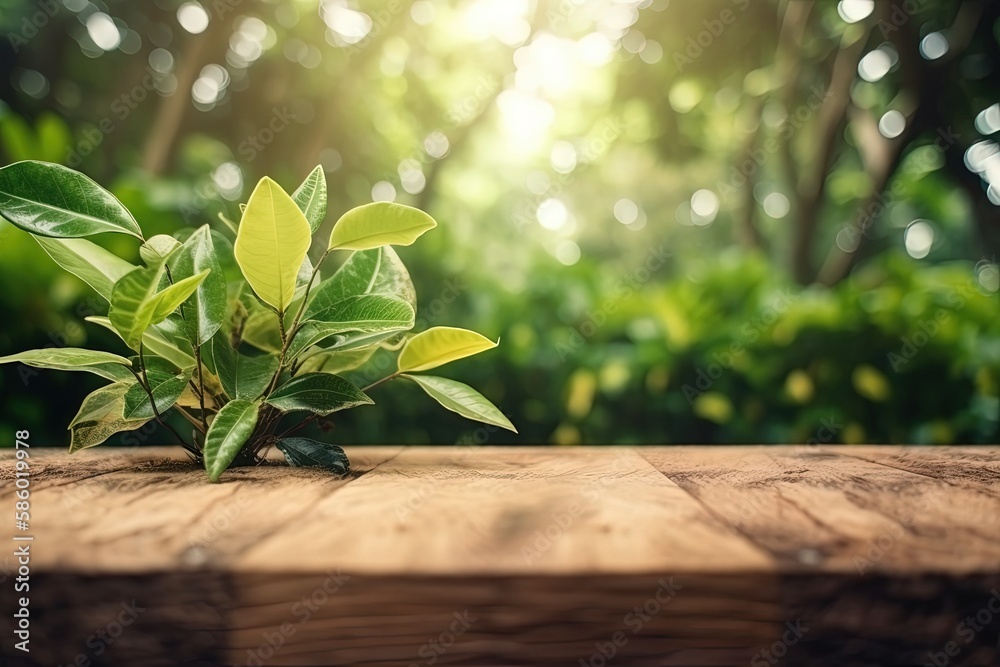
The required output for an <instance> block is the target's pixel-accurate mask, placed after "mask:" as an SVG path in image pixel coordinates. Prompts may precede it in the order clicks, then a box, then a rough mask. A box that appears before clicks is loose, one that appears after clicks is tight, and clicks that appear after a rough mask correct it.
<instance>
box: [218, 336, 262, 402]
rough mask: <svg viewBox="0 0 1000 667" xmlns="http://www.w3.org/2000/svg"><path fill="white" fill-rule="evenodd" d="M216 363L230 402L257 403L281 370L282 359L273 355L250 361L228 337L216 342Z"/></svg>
mask: <svg viewBox="0 0 1000 667" xmlns="http://www.w3.org/2000/svg"><path fill="white" fill-rule="evenodd" d="M211 352H212V361H213V363H214V365H215V372H216V374H217V375H218V376H219V381H220V382H221V383H222V388H223V390H224V391H225V392H226V395H227V396H229V397H230V398H244V399H248V400H253V399H255V398H258V397H259V396H260V395H261V394H263V393H264V390H266V389H267V385H268V384H269V383H270V382H271V379H272V378H273V377H274V373H275V371H277V370H278V358H277V357H276V356H274V355H272V354H265V355H261V356H258V357H249V356H247V355H245V354H240V353H239V352H238V351H237V350H234V349H233V347H232V346H231V345H230V344H229V341H227V340H226V339H225V337H224V336H221V335H218V336H216V337H215V338H213V339H212V351H211Z"/></svg>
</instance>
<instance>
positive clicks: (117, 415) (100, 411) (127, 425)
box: [69, 380, 149, 454]
mask: <svg viewBox="0 0 1000 667" xmlns="http://www.w3.org/2000/svg"><path fill="white" fill-rule="evenodd" d="M133 386H138V385H137V384H136V383H135V381H134V380H133V381H132V382H131V383H129V382H116V383H114V384H110V385H108V386H107V387H101V388H100V389H98V390H97V391H94V392H91V393H90V394H88V395H87V397H86V398H84V399H83V403H82V404H81V405H80V411H79V412H77V413H76V417H74V418H73V421H71V422H70V424H69V431H70V445H69V452H70V454H72V453H73V452H76V451H79V450H81V449H86V448H87V447H93V446H95V445H99V444H101V443H102V442H104V441H105V440H107V439H108V438H110V437H111V436H112V435H114V434H115V433H119V432H121V431H134V430H135V429H137V428H139V427H140V426H143V425H144V424H145V423H146V422H148V421H149V419H133V420H128V419H125V418H124V417H123V416H122V412H123V410H124V406H125V394H126V393H128V391H129V389H131V388H132V387H133Z"/></svg>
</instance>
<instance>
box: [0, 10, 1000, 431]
mask: <svg viewBox="0 0 1000 667" xmlns="http://www.w3.org/2000/svg"><path fill="white" fill-rule="evenodd" d="M865 5H866V3H864V2H859V1H858V0H845V2H844V3H838V2H832V1H831V2H817V3H811V2H805V1H801V2H782V1H778V0H749V1H748V0H710V1H707V2H698V3H694V2H679V1H678V0H674V1H673V2H667V1H666V0H652V1H650V0H644V1H642V2H637V3H628V2H611V0H608V1H607V2H604V1H596V0H595V1H594V2H586V3H581V2H566V1H564V2H556V1H555V0H552V1H548V2H547V1H545V0H537V1H535V0H530V1H529V0H510V1H506V0H453V1H449V2H445V1H443V0H442V1H433V2H431V1H428V0H420V1H418V2H412V3H400V2H396V1H395V0H393V1H391V2H390V1H386V2H377V1H372V2H353V3H349V2H347V1H346V0H324V1H323V2H318V1H317V0H297V1H288V0H281V1H280V2H279V1H276V0H275V1H268V2H265V1H262V0H243V1H242V2H238V1H237V2H228V1H227V2H223V3H219V2H213V3H209V2H205V3H203V9H202V10H201V13H199V10H198V8H199V7H202V6H201V5H197V3H191V2H180V1H172V0H156V1H155V2H149V3H128V2H124V1H123V0H115V1H111V0H104V1H103V2H87V1H85V0H81V1H77V0H58V1H54V2H53V3H52V4H49V3H47V2H38V3H36V2H29V1H28V0H23V1H21V0H0V29H2V30H0V33H2V34H3V35H6V36H7V38H6V40H5V41H4V42H0V72H2V73H3V74H4V76H3V77H0V159H2V160H3V161H4V163H6V162H12V161H16V160H20V159H26V158H31V159H43V160H51V161H55V162H62V163H65V164H69V165H70V166H73V167H75V168H78V169H81V170H83V171H84V172H86V173H88V174H89V175H91V176H92V177H94V178H95V179H97V180H98V181H100V182H101V183H102V184H104V185H106V186H108V187H110V188H111V189H112V190H113V191H114V192H115V193H116V194H117V195H118V196H119V197H120V198H121V199H122V201H123V203H125V205H126V206H127V207H128V208H129V209H130V210H132V211H133V213H134V214H135V216H136V218H137V219H138V220H139V221H140V222H141V224H142V226H143V228H144V230H146V231H147V232H148V234H149V235H152V234H156V233H162V232H168V231H172V230H175V229H176V228H177V227H178V226H184V225H195V224H202V223H204V222H213V223H217V214H219V213H224V214H225V215H227V216H228V217H229V218H231V219H237V218H238V217H239V208H238V204H239V202H241V201H245V199H246V197H247V196H248V194H249V192H250V190H251V189H252V186H253V184H254V183H255V182H256V181H257V179H258V178H259V177H260V176H262V175H264V174H272V175H274V176H275V177H276V178H277V179H278V180H279V181H280V182H281V183H282V184H283V185H284V186H285V187H286V188H291V187H294V185H295V184H296V183H298V182H299V181H300V180H301V179H302V178H303V177H304V176H305V174H306V173H308V171H309V170H310V169H311V168H312V166H313V165H315V164H316V163H318V162H319V163H322V164H323V165H324V167H325V169H326V171H327V174H328V185H329V190H330V210H331V215H330V217H329V219H328V220H327V223H326V224H327V225H332V223H333V222H334V220H335V219H336V217H337V215H338V213H339V212H342V211H344V210H347V209H348V208H350V207H352V206H355V205H358V204H362V203H365V202H367V201H371V200H372V199H373V198H384V197H394V198H395V199H396V200H398V201H401V202H403V203H408V204H412V205H416V206H419V207H421V208H424V209H426V210H428V211H429V212H430V213H431V214H432V215H434V217H435V218H436V219H437V220H439V221H440V223H441V226H440V227H439V228H438V229H436V230H435V231H434V232H433V233H431V234H429V235H427V236H426V237H425V239H424V242H423V244H422V245H421V246H420V247H414V248H404V249H402V251H401V253H400V254H401V256H402V257H403V260H404V261H405V263H406V265H407V266H408V267H410V270H411V273H412V274H413V279H414V282H415V283H416V286H417V290H418V295H419V298H420V312H419V313H418V316H423V317H424V321H423V324H424V325H425V326H431V325H433V324H441V323H445V322H447V323H452V324H457V325H460V326H466V327H469V328H473V329H476V330H478V331H483V332H484V333H486V334H487V335H490V336H500V338H501V345H500V347H499V348H498V350H497V351H494V352H491V353H489V354H486V355H482V356H481V357H479V358H477V359H476V360H475V361H474V362H469V363H468V364H466V363H464V362H460V363H457V364H455V367H454V370H453V372H451V369H450V368H449V371H450V372H451V376H452V377H454V378H455V379H458V380H462V381H465V382H468V383H470V384H474V385H475V386H477V387H478V388H481V389H482V390H483V393H484V394H485V395H486V396H487V397H489V398H490V399H491V400H493V401H494V402H496V403H497V404H498V405H499V406H500V407H501V409H503V410H504V411H505V412H506V413H507V414H508V416H509V417H510V418H511V419H512V420H513V421H514V422H515V423H516V424H517V426H518V427H519V430H520V432H521V435H520V436H510V435H508V434H505V433H504V434H502V433H500V432H490V431H488V430H483V429H478V430H477V427H476V426H475V425H472V424H471V423H468V422H464V421H462V420H461V419H460V418H459V417H454V416H452V415H447V416H441V415H440V413H439V412H438V411H436V410H434V409H433V407H432V406H428V404H427V402H426V401H425V400H423V399H422V397H420V396H418V391H419V390H418V389H417V388H415V387H409V386H397V385H398V384H399V383H389V384H387V385H385V386H381V387H379V389H378V390H377V391H378V392H380V393H379V395H378V396H377V397H376V398H377V405H376V406H373V407H366V408H365V409H362V410H357V411H354V412H353V413H352V414H351V415H350V416H349V417H347V418H344V419H343V420H342V421H337V423H336V424H333V425H332V426H331V425H329V424H327V425H325V426H324V427H325V428H327V429H331V428H332V430H331V431H330V433H329V435H328V436H327V438H328V439H331V440H332V441H334V442H337V443H338V444H353V443H360V442H369V443H379V442H407V443H411V442H412V443H417V442H440V443H450V442H455V441H456V440H457V441H463V442H466V441H470V442H477V443H483V442H488V443H504V442H526V443H530V442H554V443H576V442H583V443H664V442H666V443H687V442H709V443H713V442H719V443H722V442H751V443H752V442H764V443H771V442H806V441H830V442H928V443H930V442H933V443H953V442H991V441H992V442H996V441H997V439H998V428H1000V426H998V413H1000V403H998V387H997V386H998V383H1000V330H998V327H1000V325H998V324H997V318H996V312H997V311H998V308H997V305H998V303H997V283H998V272H997V265H996V255H995V253H996V248H997V240H998V238H1000V219H998V211H1000V207H998V205H997V203H998V202H1000V195H998V190H997V187H1000V186H998V185H996V184H994V182H995V180H996V179H998V178H1000V171H998V167H997V165H998V162H1000V158H998V157H997V156H998V155H1000V149H998V148H997V144H996V135H997V132H998V131H1000V107H998V108H997V110H996V111H995V112H990V109H992V108H994V106H995V105H997V103H998V102H1000V77H997V76H996V68H997V67H998V66H1000V55H998V38H1000V21H998V16H1000V8H998V7H997V5H996V3H977V2H951V1H946V0H925V1H924V2H920V3H916V5H918V7H917V11H915V12H912V13H904V14H902V15H900V14H898V13H897V14H893V9H892V8H893V7H894V5H893V4H891V3H874V4H873V5H872V7H871V8H869V9H868V10H867V11H868V12H869V14H868V15H866V16H865V17H863V18H862V19H861V20H857V21H854V22H849V21H848V20H846V19H853V18H854V17H853V16H852V14H851V12H854V11H857V10H858V7H861V8H862V9H864V7H865ZM45 7H54V8H55V10H54V11H52V12H47V11H45ZM192 7H193V9H192ZM39 12H41V14H39ZM192 12H193V13H192ZM845 12H846V14H845ZM98 15H100V16H98ZM199 17H201V18H204V19H207V23H206V24H204V25H202V24H200V23H199ZM845 17H846V18H845ZM105 18H107V20H105ZM25 21H27V22H28V23H27V24H26V23H25ZM108 21H110V23H108ZM109 25H110V26H113V27H112V28H109ZM109 30H110V32H109ZM11 35H13V36H14V37H15V38H13V39H12V38H11ZM935 35H937V36H939V37H940V36H941V35H947V39H946V41H945V44H946V53H944V54H943V55H938V56H936V57H934V58H931V57H930V55H934V54H933V53H932V52H931V51H929V50H928V49H931V48H932V47H934V45H935V44H936V43H937V42H935V40H936V39H938V37H935ZM876 51H878V52H879V54H881V55H879V54H876V56H872V57H871V58H870V59H868V60H865V59H866V58H868V56H870V55H871V54H872V53H874V52H876ZM928 54H930V55H928ZM882 64H886V69H885V71H880V70H879V68H880V67H881V66H882ZM838 73H839V74H838ZM876 75H878V76H876ZM897 113H898V114H899V117H900V118H902V119H903V121H902V126H901V128H900V127H897V126H898V125H899V120H898V118H897V117H896V115H895V114H897ZM990 114H995V115H997V120H995V121H994V120H993V115H990ZM897 132H898V133H897ZM991 179H994V180H991ZM991 184H993V185H991ZM991 187H992V189H990V188H991ZM991 198H996V201H994V200H993V199H991ZM918 223H919V224H918ZM100 241H101V242H102V243H104V244H105V245H107V247H109V248H111V249H112V250H114V251H115V252H118V253H119V254H121V255H122V256H124V257H126V258H129V259H135V258H136V247H135V244H134V243H132V242H130V241H129V240H128V239H118V238H107V239H100ZM0 284H2V285H4V287H5V289H3V290H2V291H0V309H2V312H3V314H4V316H5V317H4V320H5V322H4V326H3V328H2V332H0V354H7V353H10V352H14V351H19V350H23V349H28V348H32V347H40V346H44V345H46V344H56V345H63V344H69V345H79V344H83V343H84V341H86V344H87V345H89V346H103V347H104V348H105V349H109V350H117V349H118V348H117V347H116V343H115V342H114V341H113V340H111V339H110V338H109V337H108V336H106V335H105V334H104V332H102V331H99V330H96V329H95V328H93V327H91V326H90V325H84V323H83V317H84V316H85V315H89V314H91V313H92V312H93V311H94V310H99V309H100V308H101V303H100V301H99V300H96V299H93V298H90V297H89V295H88V292H87V289H86V286H84V285H82V284H81V283H79V282H78V281H76V280H75V279H73V278H72V277H70V276H66V275H64V274H62V273H61V272H59V271H58V270H57V269H56V267H55V265H54V264H53V263H52V262H51V261H50V260H48V258H47V257H46V256H45V255H44V253H43V252H42V251H41V250H40V249H39V248H38V247H37V245H36V244H35V243H34V242H33V241H32V240H31V239H30V238H29V237H28V236H27V235H25V234H22V233H19V232H18V231H17V230H13V229H11V228H10V226H8V225H6V224H5V223H3V224H2V226H0ZM420 324H421V323H419V322H418V326H420ZM388 358H389V357H388V355H387V354H386V356H385V362H386V364H385V368H386V369H387V370H388V368H389V366H388V363H387V361H388ZM376 361H378V358H376ZM20 372H21V371H19V370H18V369H15V368H8V369H5V370H4V373H3V374H2V376H0V382H2V385H0V386H2V404H0V429H3V430H4V431H6V432H10V430H11V429H14V428H25V427H27V428H31V429H32V430H33V432H34V433H35V435H36V438H35V441H36V442H37V441H43V440H44V441H47V442H51V443H53V444H61V443H63V442H64V440H65V438H64V434H63V432H62V426H61V425H62V424H65V423H68V421H69V420H70V418H71V417H72V409H73V406H75V405H77V404H78V403H79V401H80V399H81V398H82V397H83V396H84V395H85V394H86V393H88V392H89V391H91V390H92V389H94V388H95V387H94V386H91V385H90V384H89V381H88V380H81V378H78V377H68V376H67V375H66V374H59V373H39V374H38V375H32V376H31V377H30V378H29V381H28V384H27V385H26V386H25V385H24V384H23V382H22V377H21V375H20ZM365 379H367V378H365ZM371 379H377V378H371ZM456 434H459V435H458V437H456ZM148 441H149V442H157V443H159V442H166V441H168V438H167V437H166V436H165V435H164V434H162V433H156V434H153V435H152V437H150V438H148ZM0 444H6V443H2V442H0Z"/></svg>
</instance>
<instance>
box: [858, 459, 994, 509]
mask: <svg viewBox="0 0 1000 667" xmlns="http://www.w3.org/2000/svg"><path fill="white" fill-rule="evenodd" d="M841 453H843V454H844V455H846V456H854V457H857V458H861V459H865V460H867V461H873V462H875V463H881V464H882V465H886V466H890V467H893V468H899V469H900V470H906V471H908V472H912V473H916V474H918V475H926V476H927V477H934V478H935V479H940V480H943V481H945V482H948V483H949V484H952V485H955V486H961V487H965V488H972V489H977V490H985V491H986V492H987V493H990V494H992V495H995V496H997V497H1000V451H998V450H997V449H996V448H994V447H947V448H945V447H909V448H900V447H890V448H886V447H849V448H846V449H843V450H841Z"/></svg>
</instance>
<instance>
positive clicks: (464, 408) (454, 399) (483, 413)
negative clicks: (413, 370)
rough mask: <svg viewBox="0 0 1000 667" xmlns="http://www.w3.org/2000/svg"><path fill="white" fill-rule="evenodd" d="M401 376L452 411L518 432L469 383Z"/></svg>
mask: <svg viewBox="0 0 1000 667" xmlns="http://www.w3.org/2000/svg"><path fill="white" fill-rule="evenodd" d="M401 377H404V378H406V379H407V380H413V381H414V382H416V383H417V384H419V385H420V387H421V388H422V389H423V390H424V391H425V392H427V395H428V396H430V397H431V398H433V399H434V400H435V401H437V402H438V403H440V404H441V405H442V406H444V407H445V408H447V409H448V410H451V411H452V412H457V413H458V414H460V415H462V416H463V417H467V418H468V419H472V420H473V421H477V422H483V423H484V424H493V425H494V426H499V427H500V428H505V429H507V430H508V431H513V432H514V433H517V429H516V428H514V425H513V424H511V423H510V420H509V419H507V418H506V417H505V416H504V414H503V413H502V412H500V410H499V409H498V408H497V406H495V405H493V404H492V403H490V402H489V400H487V399H486V397H485V396H483V395H482V394H480V393H479V392H478V391H476V390H475V389H473V388H472V387H470V386H469V385H467V384H462V383H461V382H456V381H455V380H449V379H448V378H442V377H435V376H433V375H402V376H401Z"/></svg>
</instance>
